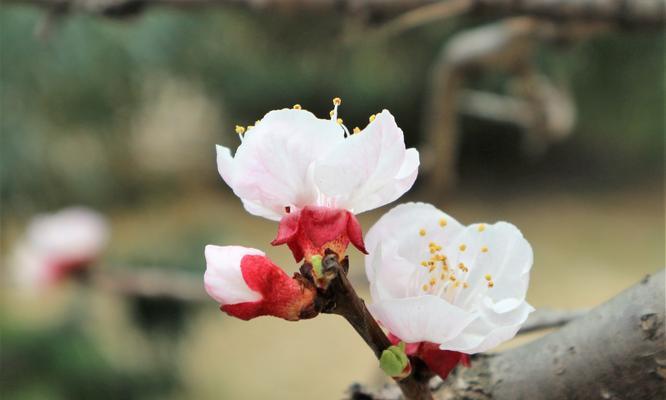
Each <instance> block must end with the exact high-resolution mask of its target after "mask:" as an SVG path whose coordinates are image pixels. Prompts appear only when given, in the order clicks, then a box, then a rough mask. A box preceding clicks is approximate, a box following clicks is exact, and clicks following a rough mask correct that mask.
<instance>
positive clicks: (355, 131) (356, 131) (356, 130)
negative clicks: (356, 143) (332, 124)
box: [353, 126, 361, 133]
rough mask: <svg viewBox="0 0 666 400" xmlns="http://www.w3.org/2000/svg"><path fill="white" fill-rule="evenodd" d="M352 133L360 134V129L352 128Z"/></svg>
mask: <svg viewBox="0 0 666 400" xmlns="http://www.w3.org/2000/svg"><path fill="white" fill-rule="evenodd" d="M353 132H354V133H361V128H359V127H358V126H357V127H355V128H354V130H353Z"/></svg>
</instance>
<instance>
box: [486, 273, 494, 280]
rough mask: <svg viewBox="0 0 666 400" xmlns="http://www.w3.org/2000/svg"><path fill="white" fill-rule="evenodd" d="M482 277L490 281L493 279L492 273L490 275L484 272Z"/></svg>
mask: <svg viewBox="0 0 666 400" xmlns="http://www.w3.org/2000/svg"><path fill="white" fill-rule="evenodd" d="M484 278H486V280H487V281H491V280H493V277H492V275H490V274H486V275H485V276H484Z"/></svg>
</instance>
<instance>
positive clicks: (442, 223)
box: [439, 218, 446, 228]
mask: <svg viewBox="0 0 666 400" xmlns="http://www.w3.org/2000/svg"><path fill="white" fill-rule="evenodd" d="M439 226H441V227H442V228H443V227H445V226H446V219H444V218H441V219H440V220H439Z"/></svg>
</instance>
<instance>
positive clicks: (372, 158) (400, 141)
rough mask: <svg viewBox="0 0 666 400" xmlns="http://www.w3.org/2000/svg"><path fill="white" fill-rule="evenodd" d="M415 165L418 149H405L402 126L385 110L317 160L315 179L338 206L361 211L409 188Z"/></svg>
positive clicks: (388, 200) (394, 197)
mask: <svg viewBox="0 0 666 400" xmlns="http://www.w3.org/2000/svg"><path fill="white" fill-rule="evenodd" d="M415 169H418V152H417V151H416V150H414V149H411V150H410V151H407V150H406V149H405V142H404V135H403V133H402V130H401V129H400V128H399V127H398V126H397V125H396V123H395V119H394V118H393V116H392V115H391V114H390V113H389V112H388V111H386V110H384V111H383V112H382V113H380V114H378V115H377V116H376V118H375V120H374V121H373V122H371V123H370V124H369V125H368V126H367V127H366V128H365V129H364V130H362V131H361V132H360V133H358V134H354V135H351V136H350V137H349V138H347V139H346V140H344V141H343V142H341V143H339V144H338V145H337V147H335V148H333V149H332V150H331V151H329V152H328V153H326V155H324V156H323V157H322V158H321V159H319V160H317V162H316V164H315V170H314V180H315V183H316V185H317V186H318V188H319V190H320V191H321V192H322V193H323V194H324V195H325V196H327V197H329V198H334V199H336V201H337V203H336V205H337V207H341V208H346V209H348V210H351V211H353V212H354V213H357V214H358V213H361V212H363V211H367V210H370V209H373V208H377V207H381V206H382V205H384V204H388V203H390V202H392V201H394V200H396V199H397V198H398V197H400V196H401V195H402V194H403V193H405V192H406V191H407V190H409V188H410V187H411V185H412V184H413V183H414V179H415V178H416V175H415V173H414V170H415ZM412 178H413V179H412Z"/></svg>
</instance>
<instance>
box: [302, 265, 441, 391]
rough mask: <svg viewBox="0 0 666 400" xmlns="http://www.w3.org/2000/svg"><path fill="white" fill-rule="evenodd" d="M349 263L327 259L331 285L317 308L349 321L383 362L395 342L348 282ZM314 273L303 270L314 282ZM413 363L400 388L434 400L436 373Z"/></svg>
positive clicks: (321, 293) (320, 295)
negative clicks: (432, 386)
mask: <svg viewBox="0 0 666 400" xmlns="http://www.w3.org/2000/svg"><path fill="white" fill-rule="evenodd" d="M347 263H348V259H347V258H346V257H345V259H344V260H342V262H339V260H338V256H337V254H335V253H329V254H327V255H326V256H325V257H324V259H323V261H322V271H323V273H324V275H328V279H330V283H329V284H328V286H327V287H326V288H325V289H324V290H320V291H319V293H318V296H317V300H316V301H317V303H318V304H317V303H316V304H315V307H316V308H317V309H318V311H320V312H322V313H327V314H337V315H340V316H342V317H343V318H344V319H346V320H347V322H349V324H350V325H351V326H352V327H353V328H354V329H355V330H356V332H357V333H358V334H359V335H360V336H361V338H363V340H364V341H365V342H366V343H367V344H368V346H370V348H371V349H372V351H373V352H374V353H375V357H377V359H379V358H380V357H381V355H382V352H383V351H384V350H386V349H387V348H388V347H389V346H391V342H390V341H389V340H388V338H387V337H386V335H385V334H384V331H382V329H381V328H380V327H379V325H378V324H377V322H376V321H375V319H374V318H373V317H372V315H370V312H369V311H368V309H367V307H366V306H365V303H364V302H363V300H362V299H361V298H360V297H358V295H357V294H356V291H355V290H354V287H353V286H352V285H351V283H350V282H349V280H348V279H347V271H348V264H347ZM311 271H312V269H311V266H310V265H309V264H305V265H304V267H303V268H301V273H302V274H303V276H305V277H309V278H310V279H312V274H311ZM410 362H411V363H412V373H411V374H410V375H409V376H408V377H407V378H405V379H402V380H400V381H398V382H397V387H398V388H399V389H400V391H401V393H402V394H403V395H404V396H405V397H406V398H408V399H410V400H432V395H431V392H430V388H429V386H428V383H429V381H430V378H432V376H433V373H432V372H431V371H430V370H429V369H428V367H427V366H426V365H425V364H424V363H423V362H421V361H420V360H418V359H415V358H411V359H410Z"/></svg>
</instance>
